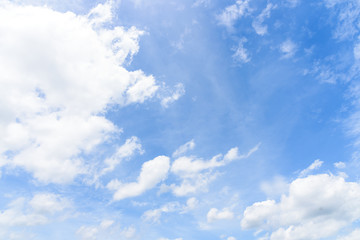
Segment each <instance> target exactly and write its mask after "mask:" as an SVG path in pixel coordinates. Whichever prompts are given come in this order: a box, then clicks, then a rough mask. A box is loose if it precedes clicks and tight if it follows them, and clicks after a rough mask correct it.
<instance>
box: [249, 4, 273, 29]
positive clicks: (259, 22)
mask: <svg viewBox="0 0 360 240" xmlns="http://www.w3.org/2000/svg"><path fill="white" fill-rule="evenodd" d="M275 8H276V5H273V4H272V3H268V4H267V5H266V8H265V9H264V10H262V12H261V13H260V15H259V16H257V17H256V18H255V19H254V21H253V22H252V26H253V28H254V29H255V32H256V33H257V34H258V35H261V36H263V35H265V34H266V33H267V25H264V21H265V19H266V18H269V17H270V13H271V10H273V9H275Z"/></svg>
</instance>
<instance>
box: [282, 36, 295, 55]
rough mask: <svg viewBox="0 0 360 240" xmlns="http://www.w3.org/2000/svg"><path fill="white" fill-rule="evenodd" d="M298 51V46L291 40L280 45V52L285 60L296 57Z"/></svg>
mask: <svg viewBox="0 0 360 240" xmlns="http://www.w3.org/2000/svg"><path fill="white" fill-rule="evenodd" d="M296 50H297V46H296V44H295V43H294V42H293V41H291V40H290V39H288V40H286V41H284V42H283V43H281V45H280V52H281V53H282V54H283V56H282V57H283V58H291V57H292V56H294V54H295V52H296Z"/></svg>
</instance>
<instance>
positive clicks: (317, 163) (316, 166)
mask: <svg viewBox="0 0 360 240" xmlns="http://www.w3.org/2000/svg"><path fill="white" fill-rule="evenodd" d="M323 163H324V162H323V161H320V159H316V160H315V161H314V162H313V163H312V164H310V166H309V167H307V168H306V169H304V170H302V171H301V172H300V174H299V176H300V177H304V176H306V175H308V174H309V173H310V172H311V171H313V170H316V169H319V168H320V167H321V166H322V164H323Z"/></svg>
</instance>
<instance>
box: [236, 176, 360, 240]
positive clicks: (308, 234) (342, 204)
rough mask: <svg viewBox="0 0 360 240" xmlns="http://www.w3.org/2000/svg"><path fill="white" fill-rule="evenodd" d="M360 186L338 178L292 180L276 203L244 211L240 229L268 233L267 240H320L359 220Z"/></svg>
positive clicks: (270, 202) (266, 203) (248, 208)
mask: <svg viewBox="0 0 360 240" xmlns="http://www.w3.org/2000/svg"><path fill="white" fill-rule="evenodd" d="M359 197H360V185H359V184H358V183H355V182H346V181H345V180H344V178H342V177H341V176H333V175H329V174H320V175H310V176H308V177H306V178H299V179H296V180H294V181H293V182H292V183H291V184H290V185H289V189H288V194H286V195H283V196H282V197H281V200H280V201H279V202H276V201H275V200H266V201H262V202H256V203H254V204H253V205H252V206H250V207H247V208H246V210H245V212H244V216H243V219H242V221H241V226H242V228H244V229H256V230H264V231H270V233H271V234H270V237H269V238H266V239H271V240H280V239H287V240H300V239H308V240H315V239H323V238H325V237H330V236H335V234H336V233H337V232H338V231H339V230H340V229H341V228H343V227H345V226H348V225H350V224H351V223H353V222H354V221H356V220H358V219H360V203H359V201H358V199H359Z"/></svg>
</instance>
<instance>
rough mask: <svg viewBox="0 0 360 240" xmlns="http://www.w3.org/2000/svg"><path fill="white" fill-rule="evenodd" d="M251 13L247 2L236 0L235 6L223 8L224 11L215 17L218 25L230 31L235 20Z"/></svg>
mask: <svg viewBox="0 0 360 240" xmlns="http://www.w3.org/2000/svg"><path fill="white" fill-rule="evenodd" d="M250 12H251V8H250V7H249V0H237V1H236V3H235V4H233V5H230V6H228V7H226V8H225V10H224V11H223V12H222V13H221V14H220V15H218V16H217V19H218V21H219V24H221V25H224V26H226V27H227V28H228V29H231V28H232V27H233V25H234V23H235V21H236V20H238V19H239V18H241V17H243V16H246V15H248V14H249V13H250Z"/></svg>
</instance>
